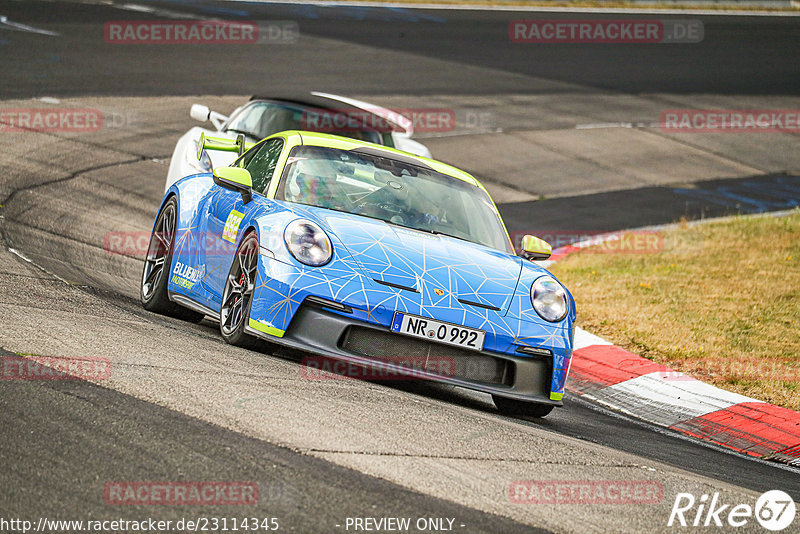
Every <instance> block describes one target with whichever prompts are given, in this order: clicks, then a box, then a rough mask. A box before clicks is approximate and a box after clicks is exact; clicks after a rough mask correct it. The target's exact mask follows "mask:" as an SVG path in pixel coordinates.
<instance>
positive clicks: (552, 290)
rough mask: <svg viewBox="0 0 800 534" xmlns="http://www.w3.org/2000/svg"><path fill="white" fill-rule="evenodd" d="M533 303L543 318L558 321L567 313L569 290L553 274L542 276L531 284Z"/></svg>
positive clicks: (552, 321)
mask: <svg viewBox="0 0 800 534" xmlns="http://www.w3.org/2000/svg"><path fill="white" fill-rule="evenodd" d="M531 304H533V309H534V310H536V313H538V314H539V315H540V316H541V318H542V319H544V320H545V321H550V322H551V323H557V322H558V321H560V320H561V319H563V318H564V316H566V315H567V290H566V289H564V286H562V285H561V284H559V283H558V282H557V281H556V279H555V278H553V277H552V276H542V277H541V278H537V279H536V281H535V282H534V283H533V285H532V286H531Z"/></svg>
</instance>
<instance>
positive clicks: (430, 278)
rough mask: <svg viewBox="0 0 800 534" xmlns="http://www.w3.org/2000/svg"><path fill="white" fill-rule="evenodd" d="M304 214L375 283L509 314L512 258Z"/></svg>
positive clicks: (341, 216) (375, 223)
mask: <svg viewBox="0 0 800 534" xmlns="http://www.w3.org/2000/svg"><path fill="white" fill-rule="evenodd" d="M306 210H307V212H308V213H309V215H313V218H314V219H316V220H317V221H318V222H319V223H320V224H321V226H322V227H323V228H324V229H325V230H326V231H330V232H331V234H332V235H331V237H332V238H334V239H335V240H338V241H339V242H340V243H341V244H342V245H343V246H344V247H345V248H346V249H347V251H348V252H349V253H350V255H351V256H352V257H353V259H354V260H355V261H356V263H357V264H358V265H359V266H360V267H361V269H362V270H363V272H364V274H365V275H366V276H368V277H370V278H372V279H373V280H375V281H376V283H379V284H383V285H387V286H394V287H396V288H398V289H399V290H401V291H402V290H405V291H416V292H419V293H421V294H422V295H423V301H424V302H434V303H444V302H446V301H445V300H444V299H452V301H451V302H450V304H449V305H451V306H454V307H459V306H460V305H459V304H458V303H457V302H454V300H456V299H457V300H458V301H460V302H461V305H465V306H473V307H475V308H488V309H494V310H497V311H500V312H501V313H502V314H505V313H506V311H507V310H508V306H509V304H510V302H511V299H512V297H513V295H514V290H515V288H516V286H517V282H518V281H519V277H520V271H521V269H522V262H521V261H520V260H519V258H517V257H516V256H512V255H510V254H507V253H504V252H501V251H498V250H494V249H491V248H488V247H485V246H482V245H478V244H475V243H470V242H468V241H463V240H461V239H456V238H452V237H448V236H443V235H433V234H429V233H427V232H420V231H416V230H412V229H409V228H404V227H401V226H396V225H393V224H389V223H386V222H384V221H381V220H377V219H370V218H367V217H363V216H359V215H352V214H348V213H341V212H336V211H331V210H327V209H324V208H307V209H306ZM306 210H303V211H306Z"/></svg>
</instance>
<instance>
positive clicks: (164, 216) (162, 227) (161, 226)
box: [139, 197, 203, 322]
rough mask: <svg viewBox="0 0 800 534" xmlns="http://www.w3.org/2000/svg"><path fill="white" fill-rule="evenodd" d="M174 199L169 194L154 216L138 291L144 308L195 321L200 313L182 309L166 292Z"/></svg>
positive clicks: (170, 259) (175, 204)
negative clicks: (155, 217) (156, 215)
mask: <svg viewBox="0 0 800 534" xmlns="http://www.w3.org/2000/svg"><path fill="white" fill-rule="evenodd" d="M177 214H178V202H177V201H176V200H175V197H171V198H170V199H169V200H167V202H166V203H165V204H164V207H163V208H162V209H161V213H159V214H158V218H157V219H156V224H155V227H154V228H153V233H152V234H151V235H150V245H149V246H148V247H147V257H146V258H145V260H144V269H142V287H141V291H140V293H139V296H140V299H141V301H142V306H143V307H144V309H145V310H148V311H151V312H155V313H160V314H162V315H169V316H171V317H177V318H179V319H186V320H187V321H194V322H199V321H200V320H202V319H203V314H202V313H197V312H195V311H192V310H188V309H186V308H183V307H181V306H179V305H177V304H175V303H174V302H172V301H171V300H169V296H168V295H167V283H168V281H169V280H168V279H169V266H170V265H172V247H173V246H174V245H175V226H176V224H177V222H178V215H177Z"/></svg>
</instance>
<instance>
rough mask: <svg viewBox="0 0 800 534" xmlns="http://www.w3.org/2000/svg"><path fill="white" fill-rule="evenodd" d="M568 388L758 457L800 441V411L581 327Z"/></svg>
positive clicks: (577, 336)
mask: <svg viewBox="0 0 800 534" xmlns="http://www.w3.org/2000/svg"><path fill="white" fill-rule="evenodd" d="M567 388H568V389H569V391H570V392H571V393H574V394H577V395H582V396H584V397H586V398H588V399H592V400H594V401H595V402H598V403H599V404H602V405H604V406H607V407H609V408H611V409H613V410H617V411H620V412H623V413H626V414H629V415H632V416H634V417H636V418H638V419H642V420H644V421H647V422H649V423H653V424H655V425H658V426H662V427H666V428H669V429H672V430H676V431H678V432H680V433H682V434H685V435H687V436H691V437H694V438H699V439H701V440H703V441H708V442H711V443H715V444H717V445H720V446H722V447H726V448H728V449H733V450H735V451H738V452H743V453H746V454H749V455H752V456H759V457H760V456H766V455H769V454H772V453H781V452H783V451H786V453H785V454H788V453H790V451H789V450H788V449H791V448H793V447H797V446H799V445H800V413H798V412H795V411H793V410H789V409H786V408H781V407H780V406H775V405H773V404H769V403H766V402H763V401H759V400H756V399H751V398H749V397H745V396H744V395H739V394H737V393H731V392H730V391H725V390H722V389H719V388H716V387H714V386H711V385H709V384H706V383H704V382H701V381H700V380H697V379H695V378H692V377H690V376H688V375H685V374H684V373H681V372H678V371H673V370H672V369H670V368H668V367H665V366H663V365H660V364H657V363H654V362H652V361H650V360H648V359H646V358H642V357H641V356H637V355H636V354H633V353H632V352H628V351H626V350H624V349H621V348H620V347H617V346H615V345H612V344H611V343H609V342H608V341H605V340H604V339H601V338H599V337H597V336H595V335H592V334H590V333H589V332H586V331H585V330H581V329H580V328H578V329H576V331H575V346H574V350H573V353H572V368H571V371H570V376H569V381H568V383H567ZM784 461H786V462H788V463H796V464H797V463H800V462H796V461H795V462H793V461H792V458H786V459H784Z"/></svg>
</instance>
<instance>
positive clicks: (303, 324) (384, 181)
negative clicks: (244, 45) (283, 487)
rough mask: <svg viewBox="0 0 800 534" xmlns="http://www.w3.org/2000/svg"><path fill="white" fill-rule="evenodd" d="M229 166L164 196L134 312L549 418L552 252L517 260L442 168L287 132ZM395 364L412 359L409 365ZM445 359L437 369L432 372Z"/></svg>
mask: <svg viewBox="0 0 800 534" xmlns="http://www.w3.org/2000/svg"><path fill="white" fill-rule="evenodd" d="M203 150H227V151H232V152H239V153H240V155H239V157H238V159H236V161H235V162H234V163H233V164H232V165H231V166H230V167H219V168H216V169H214V172H213V174H196V175H192V176H188V177H186V178H183V179H181V180H179V181H177V182H176V183H174V184H172V185H171V186H170V187H169V189H168V190H167V192H166V194H165V196H164V198H163V201H162V204H161V207H160V209H159V211H158V215H157V217H156V220H155V224H154V226H153V232H152V236H151V238H150V245H149V249H148V252H147V257H146V259H145V265H144V271H143V274H142V285H141V301H142V304H143V306H144V307H145V308H146V309H148V310H150V311H154V312H158V313H163V314H168V315H173V316H179V317H183V318H186V319H192V320H199V319H202V318H203V317H204V316H209V317H211V318H213V319H215V320H218V321H219V324H220V332H221V334H222V337H223V338H224V339H225V341H227V342H228V343H232V344H234V345H240V346H252V345H253V342H254V341H255V340H257V339H258V338H261V339H263V340H267V341H269V342H272V343H275V344H279V345H284V346H289V347H292V348H296V349H300V350H303V351H307V352H311V353H314V354H315V355H318V356H321V357H325V358H331V359H333V360H334V361H338V360H344V361H346V362H349V363H351V364H355V365H356V366H359V367H369V368H372V369H383V370H387V371H391V372H394V373H398V374H399V375H404V374H413V375H414V376H415V377H420V378H422V379H425V380H432V381H439V382H446V383H449V384H453V385H457V386H462V387H465V388H469V389H473V390H478V391H483V392H486V393H489V394H491V395H492V398H493V399H494V402H495V404H496V405H497V407H498V409H500V410H501V411H502V412H505V413H510V414H519V415H531V416H534V417H542V416H545V415H547V414H548V413H550V411H551V410H552V409H553V407H554V406H560V405H561V404H562V398H563V395H564V383H565V381H566V378H567V374H568V372H569V366H570V361H571V357H572V342H573V333H574V322H575V302H574V300H573V298H572V296H571V295H570V293H569V291H567V290H566V289H565V288H564V287H563V286H562V285H561V284H560V283H559V282H558V281H557V280H556V279H555V278H554V277H553V276H552V275H551V274H550V273H549V272H548V271H546V270H545V269H544V268H542V267H540V266H538V265H537V264H535V263H534V262H533V261H532V260H542V259H546V258H548V257H549V255H550V252H551V250H550V246H549V245H548V244H547V243H545V242H544V241H541V240H540V239H538V238H536V237H534V236H525V237H524V239H523V243H522V253H521V255H517V254H515V252H514V248H513V246H512V244H511V240H510V239H509V237H508V232H507V231H506V229H505V226H504V225H503V222H502V219H501V218H500V215H499V213H498V211H497V208H496V206H495V205H494V203H493V202H492V200H491V198H490V197H489V194H488V193H487V192H486V190H485V189H484V188H483V186H482V185H481V184H480V183H479V182H478V181H477V180H476V179H475V178H473V177H472V176H471V175H469V174H467V173H466V172H463V171H461V170H459V169H456V168H454V167H452V166H450V165H447V164H444V163H441V162H438V161H435V160H432V159H429V158H424V157H419V156H414V155H412V154H409V153H405V152H401V151H399V150H396V149H392V148H388V147H385V146H382V145H376V144H372V143H368V142H365V141H359V140H354V139H347V138H344V137H338V136H333V135H327V134H321V133H312V132H305V131H285V132H281V133H277V134H275V135H272V136H270V137H267V138H266V139H263V140H262V141H260V142H258V143H257V144H255V145H254V146H252V147H251V148H249V150H246V151H245V150H244V141H243V140H242V139H239V140H237V141H231V140H228V139H215V138H204V139H202V140H201V142H200V152H201V154H200V155H202V151H203ZM409 362H412V363H411V364H409ZM443 362H444V364H443Z"/></svg>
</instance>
